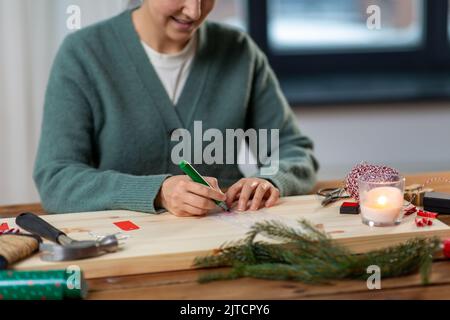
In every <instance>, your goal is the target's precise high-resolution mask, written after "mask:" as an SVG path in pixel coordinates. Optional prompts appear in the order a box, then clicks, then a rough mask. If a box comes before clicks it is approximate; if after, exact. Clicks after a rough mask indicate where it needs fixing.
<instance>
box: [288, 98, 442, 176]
mask: <svg viewBox="0 0 450 320" xmlns="http://www.w3.org/2000/svg"><path fill="white" fill-rule="evenodd" d="M295 113H296V115H297V117H298V119H299V123H300V127H301V129H302V130H303V132H304V133H305V134H307V135H308V136H310V137H311V138H312V139H313V140H314V142H315V145H316V155H317V157H318V158H319V161H320V163H321V170H320V173H319V178H320V179H340V178H342V177H344V176H345V175H346V174H347V173H348V172H349V171H350V170H351V168H352V167H353V166H354V165H355V164H357V163H359V162H361V161H367V162H370V163H375V164H385V165H390V166H393V167H395V168H397V169H398V170H400V171H401V172H402V173H414V172H422V171H424V172H426V171H444V170H447V171H448V170H450V102H449V103H404V104H384V105H356V106H351V107H346V106H326V107H325V106H306V107H305V106H304V107H298V108H297V109H295Z"/></svg>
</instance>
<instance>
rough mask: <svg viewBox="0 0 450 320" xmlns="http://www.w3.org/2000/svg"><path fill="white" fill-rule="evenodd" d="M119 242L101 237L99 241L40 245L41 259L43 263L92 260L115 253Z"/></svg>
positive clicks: (108, 237) (107, 237)
mask: <svg viewBox="0 0 450 320" xmlns="http://www.w3.org/2000/svg"><path fill="white" fill-rule="evenodd" d="M118 248H119V241H118V239H117V237H116V236H115V235H109V236H105V237H102V238H101V239H100V240H88V241H74V242H72V243H70V244H68V245H64V246H61V245H57V244H48V243H42V244H41V245H40V250H41V252H42V255H41V259H42V260H44V261H70V260H79V259H86V258H92V257H96V256H100V255H103V254H105V253H108V252H114V251H117V250H118Z"/></svg>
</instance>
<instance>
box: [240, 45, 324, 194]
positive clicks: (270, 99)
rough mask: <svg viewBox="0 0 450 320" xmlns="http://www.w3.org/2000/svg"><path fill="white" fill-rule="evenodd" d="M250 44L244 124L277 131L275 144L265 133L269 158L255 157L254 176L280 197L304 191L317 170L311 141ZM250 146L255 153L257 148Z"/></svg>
mask: <svg viewBox="0 0 450 320" xmlns="http://www.w3.org/2000/svg"><path fill="white" fill-rule="evenodd" d="M252 46H253V48H254V50H253V51H254V53H255V60H254V61H255V62H254V74H253V84H252V91H251V92H252V93H251V97H250V105H249V109H248V115H247V127H248V128H254V129H256V130H259V129H267V130H268V131H270V129H278V130H279V131H278V135H279V143H278V145H277V144H276V143H274V144H272V143H271V142H272V140H271V137H272V135H271V134H270V133H268V138H267V139H266V141H268V146H267V150H268V151H269V152H267V153H266V154H267V155H268V156H269V157H266V159H264V157H257V159H258V162H259V163H258V166H259V172H258V173H257V174H256V175H255V176H257V177H260V178H264V179H267V180H269V181H271V182H272V183H273V184H274V185H275V186H277V188H279V189H280V194H281V195H282V196H290V195H298V194H305V193H308V192H310V191H311V189H312V188H313V187H314V185H315V183H316V176H317V171H318V169H319V164H318V162H317V160H316V158H315V157H314V155H313V147H314V145H313V142H312V140H311V139H310V138H308V137H307V136H305V135H303V134H302V132H301V131H300V129H299V125H298V122H297V120H296V117H295V116H294V114H293V112H292V110H291V108H290V107H289V104H288V102H287V101H286V98H285V97H284V95H283V93H282V91H281V88H280V86H279V83H278V81H277V79H276V76H275V74H274V72H273V70H272V69H271V67H270V66H269V63H268V61H267V58H266V56H265V55H264V54H263V53H262V52H261V51H260V50H259V49H258V48H257V47H256V45H255V44H252ZM260 138H261V136H260ZM274 138H275V140H274V141H276V136H275V137H274ZM263 141H264V139H263ZM259 148H260V147H259V146H258V149H259ZM251 149H252V151H253V153H255V154H256V152H257V150H255V149H254V148H251ZM263 154H264V152H263Z"/></svg>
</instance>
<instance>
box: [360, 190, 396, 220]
mask: <svg viewBox="0 0 450 320" xmlns="http://www.w3.org/2000/svg"><path fill="white" fill-rule="evenodd" d="M402 207H403V194H402V191H401V190H400V189H399V188H396V187H378V188H374V189H371V190H369V191H367V192H366V193H365V194H364V195H362V196H361V215H362V218H363V220H366V221H368V222H369V224H372V225H393V224H396V223H398V222H399V221H400V218H401V216H400V215H401V213H402Z"/></svg>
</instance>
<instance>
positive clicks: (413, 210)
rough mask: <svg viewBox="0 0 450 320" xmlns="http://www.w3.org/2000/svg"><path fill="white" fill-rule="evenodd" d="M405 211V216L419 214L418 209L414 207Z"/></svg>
mask: <svg viewBox="0 0 450 320" xmlns="http://www.w3.org/2000/svg"><path fill="white" fill-rule="evenodd" d="M404 211H405V216H410V215H412V214H413V213H415V212H417V208H416V206H414V205H410V206H409V207H407V208H406V209H405V210H404Z"/></svg>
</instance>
